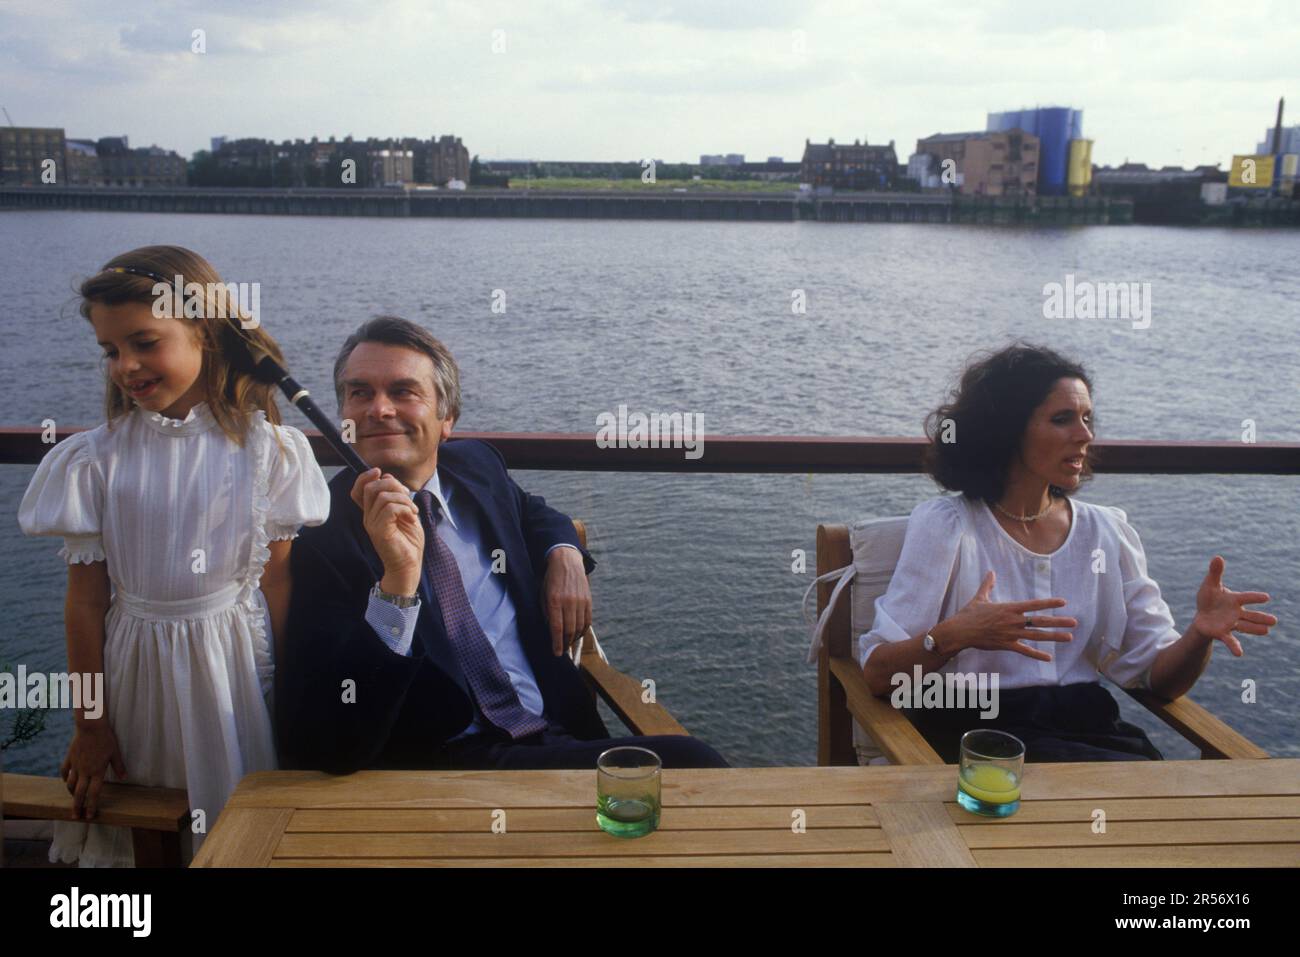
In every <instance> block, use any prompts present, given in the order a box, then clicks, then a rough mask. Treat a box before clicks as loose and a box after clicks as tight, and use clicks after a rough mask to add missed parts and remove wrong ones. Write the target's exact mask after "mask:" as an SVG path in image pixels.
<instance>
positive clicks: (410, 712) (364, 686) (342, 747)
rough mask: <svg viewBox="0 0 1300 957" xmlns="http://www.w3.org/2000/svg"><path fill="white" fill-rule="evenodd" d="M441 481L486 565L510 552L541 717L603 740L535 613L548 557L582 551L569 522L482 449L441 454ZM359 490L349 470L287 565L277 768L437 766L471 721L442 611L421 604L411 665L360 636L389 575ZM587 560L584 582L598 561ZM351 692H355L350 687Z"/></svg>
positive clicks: (472, 443)
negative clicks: (469, 510) (468, 518)
mask: <svg viewBox="0 0 1300 957" xmlns="http://www.w3.org/2000/svg"><path fill="white" fill-rule="evenodd" d="M438 474H439V477H440V479H441V480H442V481H443V482H450V483H452V484H453V485H454V486H455V490H456V496H457V500H458V501H461V502H465V503H467V504H472V507H474V508H476V509H477V510H478V515H479V519H480V527H481V529H482V535H483V547H484V548H485V549H487V551H488V553H489V554H491V552H492V551H493V550H494V549H497V548H500V549H503V550H504V552H505V575H506V584H507V590H508V592H509V594H510V598H511V600H512V601H513V602H514V605H515V613H516V616H517V620H518V625H519V637H520V641H521V643H522V644H523V649H524V653H525V655H526V656H527V658H528V663H529V664H530V665H531V666H532V669H533V675H534V676H535V677H536V679H537V685H538V689H539V690H540V691H541V693H542V701H543V703H544V708H545V710H544V714H545V716H546V717H547V718H548V719H550V720H551V721H552V722H555V723H558V724H560V725H563V726H564V727H565V728H566V729H567V730H568V731H569V732H570V733H572V734H573V735H574V736H576V737H578V738H583V739H588V740H591V739H596V738H604V737H607V736H608V732H607V730H606V728H605V725H604V723H603V722H602V721H601V720H600V716H599V715H598V714H597V712H596V707H595V705H594V703H593V702H592V699H591V695H590V694H589V692H588V691H587V688H586V685H585V684H584V682H583V680H582V676H581V675H580V674H579V673H578V669H577V668H576V667H575V666H574V664H573V662H572V661H571V660H570V659H569V656H568V655H560V656H559V657H556V656H555V655H554V654H552V653H551V636H550V629H549V626H548V624H547V621H546V617H545V614H544V612H543V608H542V604H541V586H542V577H543V574H544V573H545V570H546V552H547V550H548V549H549V548H550V547H551V546H553V545H556V544H559V543H561V542H563V543H567V544H570V545H574V546H578V536H577V531H576V530H575V529H574V527H573V523H572V522H571V521H570V520H569V519H568V518H567V517H566V516H565V515H563V514H561V513H560V512H558V511H556V510H555V509H553V508H551V507H550V506H548V505H547V504H546V502H545V500H544V499H542V498H541V497H540V496H538V495H529V494H528V493H527V492H525V491H524V490H523V489H521V488H520V487H519V486H518V485H516V484H515V482H514V480H513V479H511V478H510V476H509V474H508V473H507V472H506V467H505V460H504V459H503V458H502V457H501V453H500V452H498V451H497V450H496V449H495V448H493V447H492V446H491V445H489V444H487V443H486V442H480V441H478V440H476V439H451V440H448V441H447V442H444V443H443V444H442V446H441V447H440V448H439V450H438ZM355 481H356V476H355V475H354V474H353V473H352V472H351V470H349V469H344V470H342V471H341V472H339V474H338V475H336V476H335V477H334V478H333V479H332V480H331V481H330V483H329V487H330V514H329V518H328V519H327V520H326V521H325V523H324V524H322V525H318V526H314V527H308V528H304V529H302V532H301V534H300V535H299V536H298V538H297V539H296V540H295V541H294V543H293V549H292V551H291V552H290V569H291V572H292V575H293V591H292V598H291V601H290V606H289V620H288V628H287V640H286V642H285V645H286V647H285V655H284V656H285V660H284V661H282V662H279V663H278V664H277V670H278V671H279V673H280V686H279V697H278V700H277V702H276V725H277V734H278V741H279V749H280V766H281V767H283V768H314V769H319V770H323V771H332V772H335V773H341V774H347V773H350V772H352V771H356V770H358V769H361V768H428V767H433V766H434V756H435V754H436V753H437V751H438V749H439V748H440V747H441V746H442V744H443V743H444V742H446V741H447V740H448V739H449V738H453V737H455V736H456V735H457V734H459V733H460V732H462V731H464V730H465V728H466V727H467V726H468V725H469V723H470V721H471V720H472V719H473V717H474V712H473V704H472V700H471V697H470V691H469V687H468V685H467V684H466V681H465V676H464V674H463V673H462V671H461V669H460V665H459V663H458V660H457V657H456V653H455V650H454V649H453V648H452V646H451V643H450V642H449V640H448V638H447V630H446V628H445V626H444V625H443V621H442V612H441V610H440V609H439V607H438V605H437V603H436V599H435V600H434V601H433V602H430V601H424V600H422V601H421V603H420V613H419V616H418V618H417V622H416V627H415V637H414V639H413V640H412V645H411V656H410V657H406V656H403V655H398V654H396V653H395V652H393V651H392V650H391V649H390V648H389V647H388V646H387V645H386V644H385V643H384V642H383V640H382V639H380V638H379V636H378V635H376V634H375V631H374V629H373V628H372V627H371V626H370V625H369V624H367V623H366V620H365V613H366V607H367V606H368V604H369V601H370V589H371V587H372V586H373V585H374V584H375V582H377V581H379V580H380V579H381V578H382V577H383V563H382V562H381V561H380V560H379V556H378V554H376V552H375V550H374V546H373V545H372V544H371V542H370V536H369V535H367V534H366V531H365V528H364V526H363V525H362V521H361V519H362V515H361V509H360V508H358V507H357V505H356V503H355V502H353V501H352V494H351V490H352V486H353V484H354V483H355ZM581 551H582V558H583V562H584V564H585V565H586V569H587V572H588V573H590V572H591V570H592V568H594V567H595V562H593V561H592V559H591V556H590V555H589V554H587V551H586V550H585V549H582V550H581ZM485 558H486V556H485ZM349 680H350V681H352V682H354V685H353V686H345V682H347V681H349ZM349 687H350V688H352V689H353V690H352V691H351V693H349Z"/></svg>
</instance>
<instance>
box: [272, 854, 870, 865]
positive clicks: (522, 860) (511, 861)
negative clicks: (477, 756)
mask: <svg viewBox="0 0 1300 957" xmlns="http://www.w3.org/2000/svg"><path fill="white" fill-rule="evenodd" d="M341 864H346V866H348V867H556V866H559V867H894V866H896V865H895V864H894V859H893V857H892V856H891V855H890V854H888V853H880V854H746V855H744V856H741V857H721V856H716V855H700V856H694V857H561V858H537V857H481V858H462V859H460V860H448V859H447V858H438V857H432V858H414V857H408V858H396V857H394V858H375V857H370V858H350V859H348V860H347V861H346V862H342V861H338V860H334V859H333V858H320V859H312V858H276V859H275V860H273V861H272V862H271V863H270V866H271V867H339V866H340V865H341Z"/></svg>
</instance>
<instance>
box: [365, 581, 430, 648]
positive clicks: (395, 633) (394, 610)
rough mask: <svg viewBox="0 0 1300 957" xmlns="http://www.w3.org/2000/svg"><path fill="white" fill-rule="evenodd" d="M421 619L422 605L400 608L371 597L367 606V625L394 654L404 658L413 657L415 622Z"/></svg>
mask: <svg viewBox="0 0 1300 957" xmlns="http://www.w3.org/2000/svg"><path fill="white" fill-rule="evenodd" d="M419 617H420V603H419V600H418V599H417V600H416V603H415V604H414V605H412V606H411V607H410V608H398V607H397V606H396V605H391V604H389V603H388V602H386V601H384V600H383V599H382V598H376V597H375V596H374V595H373V594H372V595H371V596H370V603H369V604H368V605H367V606H366V624H368V625H369V626H370V627H371V628H373V629H374V630H375V634H376V635H378V636H379V638H380V640H381V641H383V643H384V644H386V645H387V646H388V647H389V648H390V649H391V650H392V652H393V653H394V654H397V655H401V656H402V657H404V658H409V657H410V656H411V641H412V639H413V638H414V637H415V622H416V620H417V619H418V618H419Z"/></svg>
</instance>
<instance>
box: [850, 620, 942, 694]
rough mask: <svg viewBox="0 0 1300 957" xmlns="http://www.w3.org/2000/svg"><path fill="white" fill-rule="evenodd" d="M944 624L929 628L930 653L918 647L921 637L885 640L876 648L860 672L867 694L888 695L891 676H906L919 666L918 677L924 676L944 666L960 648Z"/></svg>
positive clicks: (891, 685) (920, 644) (923, 636)
mask: <svg viewBox="0 0 1300 957" xmlns="http://www.w3.org/2000/svg"><path fill="white" fill-rule="evenodd" d="M946 625H947V622H945V621H941V622H939V624H937V625H935V626H934V627H933V628H932V629H930V632H929V633H930V636H931V637H932V638H934V644H935V651H934V652H929V651H926V650H925V646H924V645H923V644H922V642H923V641H924V640H925V635H917V636H916V637H914V638H909V639H907V641H887V642H885V643H884V644H881V645H877V646H876V649H875V650H874V651H873V652H871V655H870V657H868V658H867V664H866V666H865V667H864V668H863V670H862V674H863V677H865V678H866V679H867V686H868V687H869V688H870V689H871V693H872V694H874V695H875V696H876V697H881V696H882V695H886V694H888V693H889V691H890V689H891V688H893V686H894V683H893V677H894V675H896V674H905V675H908V676H910V675H911V673H912V669H913V668H915V667H916V666H917V665H920V666H921V672H922V674H928V673H929V672H931V671H937V670H938V669H940V668H942V667H943V666H944V665H945V664H947V663H948V661H949V660H950V659H951V658H952V656H953V655H955V654H956V653H957V652H958V651H959V650H960V649H959V648H957V647H956V646H955V645H956V639H955V637H954V636H953V635H951V634H950V633H949V629H948V628H947V627H946Z"/></svg>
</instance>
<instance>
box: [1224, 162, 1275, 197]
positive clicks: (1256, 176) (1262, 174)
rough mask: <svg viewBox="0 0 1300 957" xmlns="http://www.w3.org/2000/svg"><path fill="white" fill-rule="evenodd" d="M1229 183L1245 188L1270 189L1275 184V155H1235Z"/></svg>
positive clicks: (1229, 174)
mask: <svg viewBox="0 0 1300 957" xmlns="http://www.w3.org/2000/svg"><path fill="white" fill-rule="evenodd" d="M1228 185H1229V186H1237V187H1241V188H1243V189H1268V188H1269V187H1271V186H1272V185H1273V157H1272V156H1264V155H1259V154H1256V155H1252V156H1234V157H1233V158H1232V171H1231V172H1230V173H1228Z"/></svg>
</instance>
